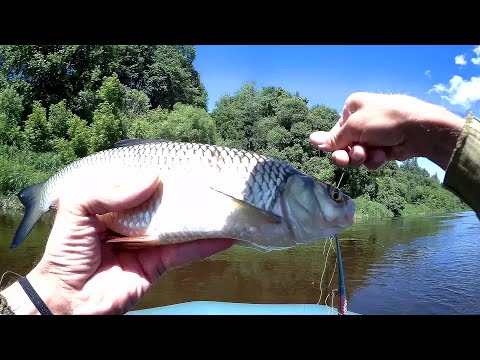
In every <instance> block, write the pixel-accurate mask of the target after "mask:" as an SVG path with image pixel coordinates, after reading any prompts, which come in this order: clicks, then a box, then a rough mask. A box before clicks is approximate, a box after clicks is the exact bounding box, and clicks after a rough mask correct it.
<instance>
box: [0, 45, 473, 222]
mask: <svg viewBox="0 0 480 360" xmlns="http://www.w3.org/2000/svg"><path fill="white" fill-rule="evenodd" d="M195 56H196V53H195V47H193V46H158V45H134V46H132V45H129V46H128V45H103V46H99V45H68V46H60V45H9V46H0V169H2V171H1V173H0V196H2V201H1V202H0V203H1V204H2V206H3V207H15V206H17V205H18V204H19V203H18V201H16V199H15V196H14V194H16V193H17V192H18V191H19V190H20V189H21V188H22V187H24V186H26V185H29V184H31V183H33V182H36V181H42V180H44V179H46V178H48V177H49V176H50V175H51V174H53V173H54V172H55V171H56V170H58V169H59V168H60V167H62V166H64V165H65V164H67V163H69V162H71V161H73V160H75V159H77V158H80V157H83V156H86V155H88V154H91V153H93V152H96V151H99V150H103V149H107V148H109V147H111V146H113V144H114V143H115V142H117V141H118V140H121V139H125V138H143V139H164V140H176V141H190V142H201V143H211V144H221V145H227V146H232V147H236V148H240V149H245V150H250V151H255V152H258V153H261V154H264V155H268V156H274V157H277V158H279V159H281V160H284V161H287V162H289V163H291V164H292V165H294V166H296V167H297V168H298V169H300V170H301V171H304V172H306V173H308V174H311V175H313V176H316V177H318V178H319V179H322V180H324V181H326V182H329V183H332V184H337V183H338V182H339V181H340V179H342V181H341V185H340V186H341V188H342V190H344V191H345V192H346V193H348V194H349V195H351V196H352V197H353V198H355V199H356V202H357V208H358V216H359V217H369V216H370V217H380V216H400V215H414V214H430V213H434V212H451V211H459V210H465V209H468V208H467V207H466V206H465V204H463V203H462V202H461V201H460V200H459V199H458V198H457V197H455V196H454V195H453V194H451V193H450V192H448V191H447V190H445V189H443V188H442V187H441V184H440V182H439V180H438V178H436V177H435V176H433V177H432V176H430V175H429V174H428V172H427V171H426V170H424V169H422V168H420V167H419V166H418V163H417V161H416V159H412V160H409V161H405V162H403V163H397V162H389V163H388V164H386V165H385V166H383V167H382V168H380V169H378V170H376V171H369V170H367V169H366V168H364V167H362V168H347V169H339V168H336V167H335V166H333V165H332V163H331V161H330V158H329V156H330V155H329V154H328V153H324V152H319V151H317V150H315V149H314V148H313V147H312V146H311V145H310V143H309V142H308V137H309V135H310V133H311V132H313V131H316V130H329V129H330V128H331V127H332V126H333V125H334V124H335V122H336V121H337V120H338V118H339V114H338V112H337V111H336V110H334V109H332V108H330V107H328V106H326V105H317V104H316V105H313V106H309V104H308V99H306V98H304V97H302V96H301V95H300V94H299V93H295V94H291V93H289V92H287V91H285V90H284V89H282V88H281V87H273V86H271V87H264V88H261V89H258V88H257V87H256V86H255V84H254V83H246V84H244V85H243V86H242V87H241V88H240V89H239V90H238V91H237V92H236V93H234V94H230V95H225V96H223V97H222V98H221V99H219V101H218V102H217V103H216V105H215V108H214V109H213V111H212V112H211V113H209V112H208V111H207V92H206V90H205V88H204V86H203V84H202V83H201V81H200V74H199V73H198V72H197V70H196V69H195V68H194V65H193V63H194V60H195Z"/></svg>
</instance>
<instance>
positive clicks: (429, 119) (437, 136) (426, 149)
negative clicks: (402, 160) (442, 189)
mask: <svg viewBox="0 0 480 360" xmlns="http://www.w3.org/2000/svg"><path fill="white" fill-rule="evenodd" d="M431 106H432V107H433V108H432V109H430V110H429V111H428V112H426V113H428V116H425V117H422V116H419V118H418V119H417V120H416V121H417V124H418V125H419V126H416V127H415V128H416V134H411V136H412V137H413V138H417V139H418V137H419V136H420V137H423V139H424V141H419V142H418V146H419V147H420V148H419V149H418V153H419V154H421V155H420V156H425V157H426V158H428V159H429V160H431V161H433V162H434V163H436V164H437V165H438V166H440V167H441V168H442V169H444V170H446V168H447V166H448V164H449V162H450V159H451V157H452V154H453V151H454V150H455V146H456V144H457V140H458V138H459V136H460V134H461V133H462V131H463V127H464V125H465V119H463V118H461V117H460V116H458V115H455V114H454V113H452V112H450V111H448V110H447V109H445V108H443V107H440V106H437V105H431Z"/></svg>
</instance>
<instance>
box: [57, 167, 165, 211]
mask: <svg viewBox="0 0 480 360" xmlns="http://www.w3.org/2000/svg"><path fill="white" fill-rule="evenodd" d="M158 185H159V180H158V176H157V175H156V174H154V173H151V172H147V171H141V172H136V173H135V175H126V174H123V176H121V177H109V178H105V179H104V180H99V182H98V183H97V184H94V183H86V184H84V185H83V186H81V187H80V188H79V189H78V191H77V192H75V193H73V194H67V195H65V196H64V198H61V199H60V200H59V213H60V212H62V211H63V210H69V212H71V213H74V214H75V215H78V216H89V215H96V214H105V213H107V212H110V211H120V210H125V209H130V208H132V207H135V206H137V205H140V204H141V203H142V202H144V201H146V200H147V199H148V198H149V197H150V196H151V195H152V193H153V191H154V190H155V189H156V188H157V186H158Z"/></svg>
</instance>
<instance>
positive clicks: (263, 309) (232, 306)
mask: <svg viewBox="0 0 480 360" xmlns="http://www.w3.org/2000/svg"><path fill="white" fill-rule="evenodd" d="M125 315H338V309H337V308H335V307H331V306H326V305H319V304H251V303H234V302H223V301H189V302H184V303H178V304H172V305H165V306H159V307H154V308H147V309H139V310H132V311H129V312H127V313H126V314H125ZM346 315H360V314H357V313H354V312H351V311H347V313H346Z"/></svg>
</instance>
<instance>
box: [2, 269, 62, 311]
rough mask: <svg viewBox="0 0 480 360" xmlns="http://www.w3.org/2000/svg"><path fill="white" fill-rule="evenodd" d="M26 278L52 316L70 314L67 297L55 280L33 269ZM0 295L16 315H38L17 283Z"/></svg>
mask: <svg viewBox="0 0 480 360" xmlns="http://www.w3.org/2000/svg"><path fill="white" fill-rule="evenodd" d="M26 278H27V280H28V281H29V282H30V284H31V285H32V287H33V289H34V290H35V292H36V293H37V294H38V296H39V297H40V298H41V299H42V301H43V302H44V303H45V304H46V305H47V307H48V308H49V310H50V311H51V312H52V313H53V314H54V315H61V314H68V313H71V311H70V309H71V306H70V304H69V302H68V301H67V299H68V296H67V295H66V294H64V293H65V291H64V290H62V288H61V286H60V285H59V284H58V283H57V281H56V280H55V279H50V277H49V276H48V275H46V274H42V273H41V272H40V271H38V270H37V269H33V270H32V271H31V272H30V273H29V274H28V275H27V276H26ZM0 293H1V294H2V295H3V296H4V297H5V299H6V300H7V302H8V305H9V307H10V308H11V310H12V311H13V312H14V313H15V314H16V315H40V312H39V310H38V309H37V308H36V306H35V305H34V303H33V302H32V300H31V299H30V298H29V296H28V295H27V293H26V292H25V290H24V289H23V287H22V286H21V285H20V283H19V282H18V281H15V282H14V283H13V284H11V285H10V286H9V287H7V288H5V289H4V290H2V291H1V292H0Z"/></svg>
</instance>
